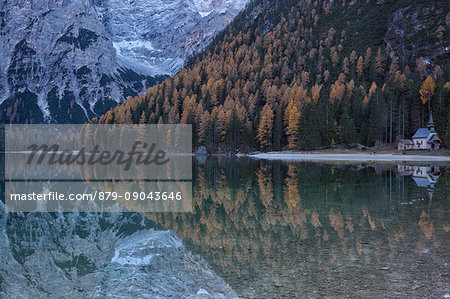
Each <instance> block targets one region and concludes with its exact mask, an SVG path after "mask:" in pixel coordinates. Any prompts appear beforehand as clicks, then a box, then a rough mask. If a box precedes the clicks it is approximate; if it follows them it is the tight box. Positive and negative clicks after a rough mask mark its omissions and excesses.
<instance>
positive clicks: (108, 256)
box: [0, 213, 235, 298]
mask: <svg viewBox="0 0 450 299" xmlns="http://www.w3.org/2000/svg"><path fill="white" fill-rule="evenodd" d="M0 220H1V225H0V253H1V254H0V297H2V298H8V297H9V298H11V297H16V296H17V295H18V294H21V295H23V296H25V297H26V298H106V297H111V296H112V297H115V298H167V297H171V296H175V297H189V296H191V297H192V298H197V297H198V298H204V296H206V295H208V294H209V296H212V297H220V296H222V297H234V296H235V294H234V292H233V291H232V290H231V288H230V287H229V286H228V285H227V284H226V283H224V282H223V281H222V280H221V279H220V278H219V277H218V276H216V275H215V274H214V272H212V271H211V270H210V268H209V267H208V265H207V264H206V262H205V261H204V260H203V259H202V258H200V257H199V256H196V255H193V254H191V253H190V252H189V251H187V250H186V248H185V247H184V246H183V244H182V242H181V240H180V239H179V238H178V236H177V235H176V234H175V233H173V232H170V231H165V230H155V229H154V224H152V222H150V221H148V220H146V219H145V218H142V217H141V216H140V215H138V214H128V215H120V214H106V213H104V214H101V215H100V214H95V213H91V214H83V215H80V214H59V215H56V214H47V213H45V214H37V213H36V214H28V215H26V216H24V215H17V214H14V215H10V216H7V215H5V214H4V213H3V214H2V215H1V217H0Z"/></svg>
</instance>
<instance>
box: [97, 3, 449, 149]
mask: <svg viewBox="0 0 450 299" xmlns="http://www.w3.org/2000/svg"><path fill="white" fill-rule="evenodd" d="M444 2H445V1H443V2H442V3H441V4H439V2H435V3H433V4H426V3H425V2H423V3H422V2H421V1H396V0H384V1H383V0H367V1H345V0H339V1H336V0H335V1H329V0H316V1H313V0H302V1H293V0H282V1H270V0H269V1H268V0H256V1H253V2H252V3H250V4H249V5H248V7H247V8H246V9H245V10H244V11H243V12H241V14H240V15H239V16H238V17H236V19H235V20H234V21H233V22H232V23H231V24H230V25H229V26H228V27H227V28H226V29H225V30H224V31H223V32H222V33H220V34H219V35H218V36H217V37H216V38H215V39H214V41H213V42H212V43H211V44H210V46H209V47H208V48H207V49H206V50H205V51H203V52H202V53H199V54H197V55H195V56H194V57H192V58H191V59H190V61H189V62H188V63H187V65H186V66H185V67H184V68H183V69H182V70H181V71H180V72H179V73H178V74H177V75H175V76H173V77H171V78H168V79H166V80H165V81H164V82H163V83H162V84H159V85H157V86H154V87H152V88H150V89H149V90H148V91H147V92H146V93H145V94H143V95H141V96H138V97H133V98H129V99H128V100H127V101H126V102H124V103H123V104H121V105H119V106H117V107H116V108H114V109H112V110H111V111H109V112H108V113H106V114H105V115H103V116H101V117H100V118H99V119H97V118H96V119H94V120H93V121H92V122H93V123H141V124H142V123H161V124H164V123H170V124H172V123H188V124H192V125H193V136H194V139H193V145H194V147H197V146H200V145H204V146H206V147H207V148H208V150H210V151H230V150H241V151H246V150H252V149H261V150H281V149H316V148H325V147H333V146H335V145H339V144H343V145H345V146H352V145H355V144H357V143H360V144H364V145H367V146H374V145H381V144H387V143H394V142H396V141H398V140H399V139H401V138H410V137H411V136H412V135H413V134H414V132H415V130H417V128H419V127H422V126H424V125H426V123H427V122H428V118H429V115H430V110H431V111H432V113H433V118H434V122H435V125H436V130H437V132H438V133H439V135H440V136H441V139H442V140H443V141H444V143H445V144H446V145H447V147H448V146H449V145H450V121H449V118H450V114H449V113H450V112H449V111H450V100H449V98H450V97H449V96H450V82H448V81H449V72H448V62H449V56H448V51H443V52H442V53H441V54H439V55H435V56H433V58H432V59H430V58H427V57H426V56H425V55H424V57H421V56H418V55H416V54H417V52H414V51H411V52H407V51H403V52H402V53H400V51H398V50H397V48H396V46H395V45H393V43H394V42H393V41H390V40H389V39H387V38H386V35H387V32H388V27H389V26H390V23H389V22H390V20H391V19H392V16H393V14H394V13H395V12H396V11H399V9H402V8H404V7H407V8H408V9H413V8H415V9H418V10H420V11H426V10H425V9H421V8H420V5H428V6H430V5H436V6H437V7H433V8H432V9H431V12H432V14H433V16H432V17H430V16H428V17H423V18H422V19H420V20H421V22H428V23H427V24H426V26H425V25H424V26H425V27H426V28H428V29H427V34H426V35H424V34H418V36H416V40H414V39H413V40H411V39H409V40H408V41H407V42H408V43H410V44H408V47H409V48H415V45H414V44H413V43H415V42H417V44H420V43H424V42H425V43H427V44H429V45H433V47H434V48H437V49H445V45H446V44H448V37H447V36H448V29H449V26H450V13H447V11H448V10H446V9H445V3H444ZM446 13H447V14H446ZM422 25H423V24H422ZM422 25H421V26H422ZM408 47H407V48H408ZM425 48H427V47H425ZM428 48H430V47H428ZM408 53H409V54H408ZM419 54H420V51H419ZM425 54H427V53H425Z"/></svg>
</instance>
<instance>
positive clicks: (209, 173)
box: [0, 158, 450, 298]
mask: <svg viewBox="0 0 450 299" xmlns="http://www.w3.org/2000/svg"><path fill="white" fill-rule="evenodd" d="M448 166H449V165H445V164H444V165H439V164H433V165H424V164H414V163H412V164H408V163H402V164H399V165H397V164H372V163H367V164H365V163H362V164H337V163H332V164H324V163H306V162H296V163H292V162H281V161H263V160H261V161H259V160H251V159H244V158H242V159H225V158H210V159H207V160H204V161H197V160H195V161H194V167H193V173H194V175H193V211H194V212H193V213H146V214H138V213H124V214H118V213H112V214H106V213H104V214H100V213H81V214H74V213H59V214H57V213H52V214H47V213H29V214H20V213H19V214H6V213H5V212H4V208H3V207H2V208H1V211H2V212H0V213H1V215H0V221H1V222H0V223H1V224H0V225H1V226H0V229H1V230H0V297H21V296H24V297H30V298H48V297H53V298H61V297H67V298H74V297H78V298H85V297H99V298H103V297H106V296H112V297H117V298H119V297H124V298H138V297H141V298H157V297H160V298H166V297H169V296H172V297H175V298H178V297H179V298H181V297H189V296H191V298H208V297H213V298H219V297H226V298H234V297H237V296H238V297H244V298H273V297H284V298H285V297H291V298H292V297H344V296H350V297H353V298H354V297H359V298H369V297H371V298H380V297H396V298H398V297H404V298H411V297H433V298H444V297H445V296H449V295H450V288H449V276H448V275H449V261H450V259H449V258H450V250H449V245H450V242H449V230H450V223H449V219H450V218H449V212H450V209H449V198H450V173H449V172H448V171H447V172H446V171H445V167H448ZM2 188H3V190H4V184H3V185H2Z"/></svg>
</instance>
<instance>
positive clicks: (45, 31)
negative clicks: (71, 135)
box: [0, 0, 246, 123]
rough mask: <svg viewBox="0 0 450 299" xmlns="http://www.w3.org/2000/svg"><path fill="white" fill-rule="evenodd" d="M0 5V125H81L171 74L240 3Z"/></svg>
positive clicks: (18, 1) (17, 1)
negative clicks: (44, 123) (11, 123)
mask: <svg viewBox="0 0 450 299" xmlns="http://www.w3.org/2000/svg"><path fill="white" fill-rule="evenodd" d="M245 3H246V0H241V1H237V2H233V1H228V0H227V1H210V0H206V1H198V0H193V1H180V0H177V1H160V0H154V1H143V0H137V1H124V0H113V1H100V0H96V1H82V0H75V1H55V0H50V1H45V2H42V1H30V0H14V1H3V2H2V3H1V4H0V122H1V123H9V122H15V123H25V122H33V123H40V122H56V123H72V122H76V123H78V122H84V121H86V120H88V119H91V118H92V117H94V116H97V115H101V114H103V113H104V112H106V111H107V110H109V109H110V108H111V107H113V106H115V105H116V104H117V103H119V102H121V101H123V100H124V99H126V98H127V97H128V96H136V95H138V94H139V93H140V92H142V91H145V90H146V89H147V88H148V87H150V86H152V85H154V84H156V83H158V82H160V81H162V79H163V78H164V76H160V75H161V74H172V73H174V72H176V71H177V70H178V69H179V68H180V67H181V66H182V65H183V63H184V61H185V59H186V58H187V57H188V56H189V55H191V54H192V53H194V52H197V51H199V50H200V49H202V48H203V47H205V46H206V45H207V44H208V42H209V41H210V40H211V39H212V37H213V36H214V35H215V34H216V33H217V32H218V31H220V30H221V29H223V28H224V27H225V26H226V25H227V24H228V23H229V22H230V21H231V20H232V18H233V17H234V16H235V15H236V14H237V13H238V12H239V10H240V9H242V8H243V6H244V5H245Z"/></svg>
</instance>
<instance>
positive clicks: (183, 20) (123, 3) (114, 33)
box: [94, 0, 248, 75]
mask: <svg viewBox="0 0 450 299" xmlns="http://www.w3.org/2000/svg"><path fill="white" fill-rule="evenodd" d="M247 2H248V0H237V1H233V0H216V1H213V0H188V1H185V0H170V1H167V0H152V1H150V2H149V1H146V0H134V1H129V0H95V1H94V4H95V9H96V11H97V12H98V15H99V16H100V19H101V20H102V22H103V24H104V26H105V29H106V34H107V36H108V37H109V38H110V39H111V40H112V42H113V46H114V48H115V49H116V50H117V56H118V58H119V60H120V61H121V62H122V63H123V64H124V65H126V66H128V67H130V68H131V69H134V70H137V71H139V72H141V73H144V74H148V75H156V74H169V75H172V74H174V73H176V72H177V71H178V70H179V69H180V68H181V67H182V66H183V64H184V62H185V60H186V58H187V57H189V56H190V55H192V54H193V53H196V52H199V51H200V50H202V49H203V48H204V47H205V46H206V45H208V44H209V42H210V41H211V39H212V38H213V37H214V36H215V35H216V34H217V33H218V32H219V31H220V30H222V29H223V28H224V27H225V26H226V25H227V24H228V23H229V22H230V21H231V20H232V19H233V18H234V17H235V16H236V15H237V14H238V13H239V11H241V10H242V9H243V8H244V7H245V5H246V3H247Z"/></svg>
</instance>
